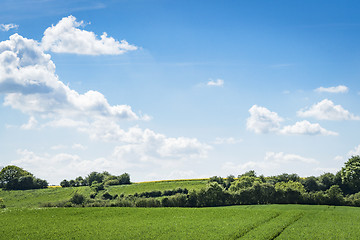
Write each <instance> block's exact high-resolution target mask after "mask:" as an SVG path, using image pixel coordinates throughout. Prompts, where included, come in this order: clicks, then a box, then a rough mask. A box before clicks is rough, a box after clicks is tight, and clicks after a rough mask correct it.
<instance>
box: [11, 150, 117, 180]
mask: <svg viewBox="0 0 360 240" xmlns="http://www.w3.org/2000/svg"><path fill="white" fill-rule="evenodd" d="M17 153H18V155H19V158H18V159H17V160H14V161H12V162H11V164H14V165H17V166H21V167H22V168H25V169H26V170H28V171H30V172H32V173H34V175H35V176H36V177H40V178H43V179H46V180H48V181H49V182H50V184H59V183H60V181H61V180H63V179H64V178H67V179H69V178H70V179H74V178H76V177H78V176H86V175H87V174H89V173H90V172H92V171H111V170H114V166H115V165H114V163H112V162H111V161H109V160H107V159H105V158H96V159H91V160H84V159H82V158H81V157H80V156H79V155H75V154H68V153H59V154H55V155H50V154H47V153H44V154H37V153H35V152H32V151H29V150H27V149H19V150H18V151H17ZM116 169H119V171H122V170H124V168H122V167H121V165H116Z"/></svg>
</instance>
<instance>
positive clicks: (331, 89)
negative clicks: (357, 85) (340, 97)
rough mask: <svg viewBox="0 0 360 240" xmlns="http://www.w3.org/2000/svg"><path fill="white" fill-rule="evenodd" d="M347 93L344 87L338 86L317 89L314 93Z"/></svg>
mask: <svg viewBox="0 0 360 240" xmlns="http://www.w3.org/2000/svg"><path fill="white" fill-rule="evenodd" d="M348 91H349V88H348V87H347V86H344V85H339V86H336V87H327V88H326V87H319V88H317V89H315V92H319V93H322V92H326V93H347V92H348Z"/></svg>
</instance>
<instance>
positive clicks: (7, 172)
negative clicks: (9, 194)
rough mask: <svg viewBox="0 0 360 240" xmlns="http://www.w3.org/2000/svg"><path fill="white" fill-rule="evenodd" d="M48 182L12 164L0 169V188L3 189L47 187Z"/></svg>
mask: <svg viewBox="0 0 360 240" xmlns="http://www.w3.org/2000/svg"><path fill="white" fill-rule="evenodd" d="M47 186H48V182H47V181H46V180H42V179H40V178H36V177H35V176H34V175H33V174H32V173H30V172H28V171H26V170H24V169H22V168H20V167H17V166H13V165H9V166H6V167H4V168H2V169H1V171H0V188H2V189H4V190H28V189H39V188H47Z"/></svg>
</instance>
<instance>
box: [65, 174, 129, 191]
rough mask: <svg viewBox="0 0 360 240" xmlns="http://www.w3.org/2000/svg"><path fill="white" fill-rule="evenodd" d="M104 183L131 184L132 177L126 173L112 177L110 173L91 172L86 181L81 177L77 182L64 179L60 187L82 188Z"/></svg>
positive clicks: (107, 184) (109, 184) (110, 184)
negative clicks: (94, 183) (95, 183)
mask: <svg viewBox="0 0 360 240" xmlns="http://www.w3.org/2000/svg"><path fill="white" fill-rule="evenodd" d="M95 181H96V182H97V183H103V184H104V185H105V186H113V185H123V184H131V182H130V175H129V174H128V173H124V174H122V175H120V176H114V175H111V174H110V173H109V172H106V171H105V172H102V173H99V172H91V173H90V174H89V175H88V176H87V177H86V178H85V179H83V178H82V177H81V176H79V177H77V178H76V179H75V180H70V181H67V180H66V179H64V180H63V181H62V182H61V183H60V186H62V187H80V186H92V184H93V182H95Z"/></svg>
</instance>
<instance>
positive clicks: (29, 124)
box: [21, 116, 38, 130]
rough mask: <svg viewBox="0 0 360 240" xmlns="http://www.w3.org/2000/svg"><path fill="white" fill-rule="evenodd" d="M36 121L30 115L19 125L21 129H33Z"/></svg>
mask: <svg viewBox="0 0 360 240" xmlns="http://www.w3.org/2000/svg"><path fill="white" fill-rule="evenodd" d="M37 123H38V121H37V120H36V119H35V118H34V117H33V116H31V117H30V118H29V121H28V122H27V123H26V124H23V125H21V129H25V130H29V129H34V128H35V127H36V125H37Z"/></svg>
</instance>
